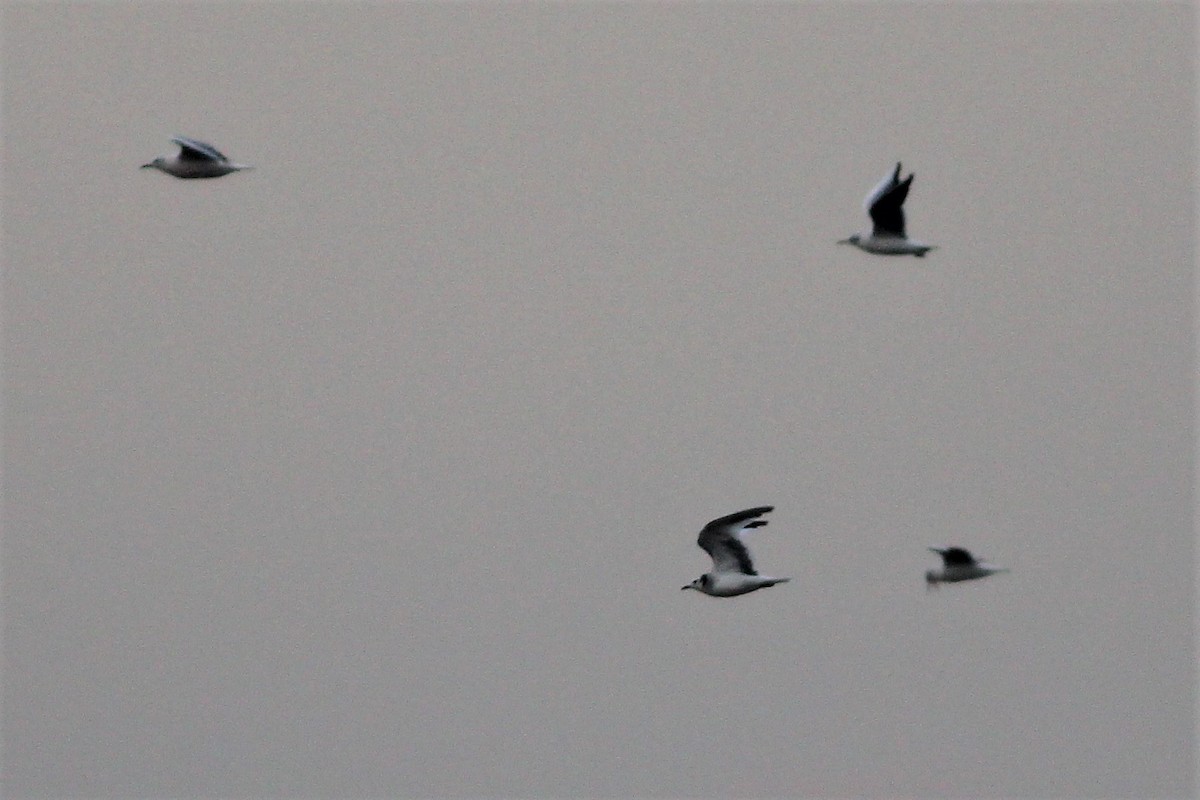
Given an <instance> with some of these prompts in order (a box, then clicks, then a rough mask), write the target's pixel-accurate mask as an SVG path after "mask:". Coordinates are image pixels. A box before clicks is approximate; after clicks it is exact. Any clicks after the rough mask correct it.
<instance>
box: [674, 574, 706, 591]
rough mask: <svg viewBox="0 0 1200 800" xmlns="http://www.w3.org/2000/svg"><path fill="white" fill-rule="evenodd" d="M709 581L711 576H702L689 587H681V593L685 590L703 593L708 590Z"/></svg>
mask: <svg viewBox="0 0 1200 800" xmlns="http://www.w3.org/2000/svg"><path fill="white" fill-rule="evenodd" d="M708 580H709V576H708V573H707V572H706V573H705V574H703V575H701V576H700V577H699V578H696V580H694V581H692V582H691V583H689V584H688V585H687V586H684V587H681V588H680V591H683V590H685V589H695V590H696V591H697V592H703V591H704V590H705V589H707V588H708Z"/></svg>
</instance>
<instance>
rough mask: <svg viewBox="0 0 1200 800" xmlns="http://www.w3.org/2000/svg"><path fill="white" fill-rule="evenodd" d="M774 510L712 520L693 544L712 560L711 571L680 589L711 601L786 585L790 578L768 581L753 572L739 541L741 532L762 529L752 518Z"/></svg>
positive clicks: (761, 522) (759, 521)
mask: <svg viewBox="0 0 1200 800" xmlns="http://www.w3.org/2000/svg"><path fill="white" fill-rule="evenodd" d="M774 508H775V507H774V506H759V507H758V508H748V509H746V510H745V511H739V512H737V513H736V514H730V515H729V516H727V517H721V518H720V519H714V520H713V521H712V522H710V523H708V524H707V525H705V526H704V529H703V530H702V531H700V538H699V539H698V540H697V541H696V544H698V545H700V546H701V547H702V548H704V551H705V552H706V553H708V554H709V555H710V556H712V560H713V571H712V572H706V573H705V574H703V575H701V576H700V577H699V578H696V580H694V581H692V582H691V583H689V584H688V585H687V586H684V587H683V588H684V589H695V590H696V591H698V592H704V593H705V594H708V595H712V596H713V597H734V596H736V595H739V594H746V593H747V592H753V591H754V590H755V589H762V588H763V587H765V586H774V585H775V584H777V583H787V582H788V581H790V580H791V578H768V577H767V576H765V575H759V574H758V573H757V572H755V571H754V562H752V561H751V560H750V551H749V550H747V549H746V545H745V544H743V543H742V539H741V533H742V531H745V530H749V529H750V528H760V527H762V526H763V525H766V524H767V521H766V520H765V519H756V517H761V516H762V515H763V514H766V513H767V512H768V511H772V510H773V509H774Z"/></svg>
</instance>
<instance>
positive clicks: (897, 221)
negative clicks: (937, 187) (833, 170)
mask: <svg viewBox="0 0 1200 800" xmlns="http://www.w3.org/2000/svg"><path fill="white" fill-rule="evenodd" d="M912 180H913V175H912V173H909V176H908V177H907V178H905V179H904V180H900V162H899V161H897V162H896V170H895V171H894V172H892V173H891V174H889V175H885V176H884V177H883V180H882V181H880V182H879V185H878V186H876V187H875V188H874V189H872V190H871V193H870V194H868V195H867V198H866V200H864V201H863V207H864V208H866V210H867V213H868V214H870V215H871V222H873V223H874V228H873V229H872V230H871V235H870V236H862V235H861V234H857V233H856V234H854V235H853V236H851V237H850V238H849V239H842V240H841V241H840V242H838V244H852V245H854V246H855V247H857V248H858V249H859V250H865V251H867V252H868V253H876V254H878V255H883V256H906V255H913V256H917V257H918V258H923V257H924V256H925V254H926V253H928V252H929V251H930V250H933V249H934V246H933V245H928V244H921V243H920V242H914V241H913V240H911V239H909V238H908V237H907V236H905V235H904V198H906V197H908V190H909V187H911V186H912Z"/></svg>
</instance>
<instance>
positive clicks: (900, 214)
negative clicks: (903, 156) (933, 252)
mask: <svg viewBox="0 0 1200 800" xmlns="http://www.w3.org/2000/svg"><path fill="white" fill-rule="evenodd" d="M912 181H913V176H912V175H909V176H908V177H907V178H905V179H904V180H900V162H898V161H897V162H896V169H895V170H894V171H893V172H892V173H891V174H889V175H885V176H884V178H883V180H882V181H880V182H879V185H878V186H876V187H875V188H874V189H872V190H871V193H870V194H868V195H867V199H866V200H864V201H863V205H865V206H866V207H867V213H869V214H870V215H871V222H873V223H874V224H875V228H874V231H873V235H875V236H899V237H900V238H904V200H905V198H907V197H908V190H909V187H911V186H912Z"/></svg>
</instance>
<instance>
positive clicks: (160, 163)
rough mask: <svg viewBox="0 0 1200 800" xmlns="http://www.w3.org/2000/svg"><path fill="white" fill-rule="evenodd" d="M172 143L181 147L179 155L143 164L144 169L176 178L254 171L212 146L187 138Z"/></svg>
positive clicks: (208, 176) (173, 140)
mask: <svg viewBox="0 0 1200 800" xmlns="http://www.w3.org/2000/svg"><path fill="white" fill-rule="evenodd" d="M171 141H172V142H174V143H175V144H177V145H179V152H178V153H175V154H174V155H170V156H159V157H158V158H156V159H154V160H153V161H151V162H150V163H149V164H142V169H157V170H162V171H163V172H165V173H167V174H168V175H174V176H175V177H176V178H219V177H221V176H222V175H228V174H229V173H231V172H240V171H242V170H244V169H254V167H251V166H250V165H248V164H235V163H234V162H232V161H230V160H229V159H228V158H227V157H226V156H225V154H224V153H222V152H221V151H220V150H218V149H217V148H215V147H213V146H212V145H211V144H206V143H204V142H201V141H197V140H196V139H189V138H188V137H186V136H172V137H171Z"/></svg>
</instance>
